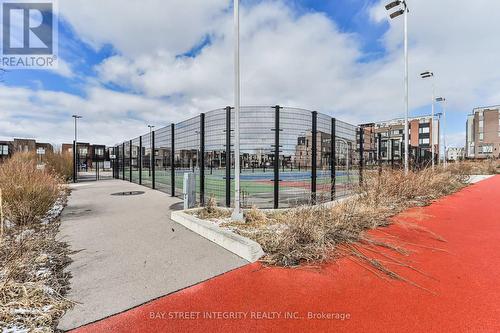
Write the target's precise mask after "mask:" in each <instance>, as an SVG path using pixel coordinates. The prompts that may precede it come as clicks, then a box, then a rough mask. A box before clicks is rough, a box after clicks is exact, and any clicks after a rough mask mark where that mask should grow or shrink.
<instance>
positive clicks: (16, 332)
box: [2, 325, 29, 333]
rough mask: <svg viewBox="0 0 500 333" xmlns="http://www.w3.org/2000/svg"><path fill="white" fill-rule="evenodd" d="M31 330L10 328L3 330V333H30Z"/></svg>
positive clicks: (14, 326) (20, 327) (18, 327)
mask: <svg viewBox="0 0 500 333" xmlns="http://www.w3.org/2000/svg"><path fill="white" fill-rule="evenodd" d="M28 332H29V329H27V328H24V327H22V326H16V325H13V326H9V327H5V328H3V329H2V333H28Z"/></svg>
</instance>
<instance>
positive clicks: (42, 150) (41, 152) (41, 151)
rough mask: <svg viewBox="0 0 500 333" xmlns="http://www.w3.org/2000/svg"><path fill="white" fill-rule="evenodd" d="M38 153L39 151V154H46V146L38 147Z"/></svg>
mask: <svg viewBox="0 0 500 333" xmlns="http://www.w3.org/2000/svg"><path fill="white" fill-rule="evenodd" d="M36 153H37V154H38V155H45V148H38V149H37V150H36Z"/></svg>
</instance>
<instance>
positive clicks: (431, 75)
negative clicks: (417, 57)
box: [420, 71, 435, 168]
mask: <svg viewBox="0 0 500 333" xmlns="http://www.w3.org/2000/svg"><path fill="white" fill-rule="evenodd" d="M420 77H421V78H422V79H429V78H430V79H431V80H432V113H431V118H432V123H431V155H432V161H431V165H432V168H434V102H435V97H434V95H435V85H434V73H433V72H430V71H427V72H423V73H420Z"/></svg>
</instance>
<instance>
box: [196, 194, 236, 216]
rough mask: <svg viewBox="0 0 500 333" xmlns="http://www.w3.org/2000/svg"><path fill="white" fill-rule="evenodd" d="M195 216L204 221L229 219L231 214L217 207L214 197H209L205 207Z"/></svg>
mask: <svg viewBox="0 0 500 333" xmlns="http://www.w3.org/2000/svg"><path fill="white" fill-rule="evenodd" d="M196 215H197V217H199V218H200V219H204V220H211V219H224V218H228V217H230V216H231V212H230V211H229V210H227V209H223V208H219V207H217V200H216V199H215V198H214V197H210V198H208V201H207V203H206V205H205V207H203V208H202V209H200V210H198V211H196Z"/></svg>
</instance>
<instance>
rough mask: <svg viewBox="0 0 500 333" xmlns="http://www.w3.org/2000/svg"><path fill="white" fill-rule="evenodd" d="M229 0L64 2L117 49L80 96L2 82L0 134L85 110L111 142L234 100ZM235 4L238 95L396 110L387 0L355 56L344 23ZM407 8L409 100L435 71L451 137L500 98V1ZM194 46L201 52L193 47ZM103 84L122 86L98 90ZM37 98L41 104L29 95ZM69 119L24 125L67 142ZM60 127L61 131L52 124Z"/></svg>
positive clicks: (395, 63) (367, 116)
mask: <svg viewBox="0 0 500 333" xmlns="http://www.w3.org/2000/svg"><path fill="white" fill-rule="evenodd" d="M230 3H231V2H230V1H227V0H184V1H180V0H169V1H160V0H149V1H129V2H127V5H126V6H125V5H123V2H122V1H118V0H108V1H101V2H99V3H98V5H90V4H89V1H85V0H72V1H65V2H63V3H61V12H62V15H63V16H64V18H65V20H66V21H67V22H68V23H69V24H70V25H71V26H72V28H73V29H74V31H75V33H76V34H77V35H78V36H79V37H80V38H81V39H82V40H84V41H85V42H87V43H89V44H90V45H92V46H93V47H94V48H95V49H96V50H98V49H100V48H101V47H102V46H103V45H106V44H110V45H112V46H113V48H114V49H115V51H116V52H114V54H113V55H111V56H110V57H108V58H106V59H105V60H104V61H102V63H100V64H99V65H98V66H97V67H96V68H95V70H96V73H97V78H96V79H97V80H93V79H91V78H89V79H88V85H87V87H85V96H84V97H77V96H71V95H69V94H62V93H61V94H55V93H49V92H44V91H38V92H31V91H28V90H22V91H18V90H16V89H12V88H6V87H1V89H2V93H4V94H7V96H6V98H7V97H8V98H7V100H6V98H2V101H1V102H0V103H1V104H0V106H5V108H2V111H0V112H1V113H2V114H1V115H2V116H4V115H6V116H7V117H6V118H5V117H2V119H4V120H3V121H1V120H0V131H2V133H8V132H9V133H14V132H15V133H28V132H27V131H26V130H24V129H23V128H22V125H27V126H28V127H26V128H29V126H30V125H29V124H27V121H26V122H24V123H23V122H22V121H21V120H19V119H17V118H16V117H17V116H18V114H19V110H23V112H27V113H29V114H31V115H37V114H38V113H39V112H48V115H47V116H46V117H45V116H44V117H45V118H43V119H45V120H47V119H52V118H50V117H51V116H50V115H52V116H53V117H54V118H53V119H57V117H59V116H60V115H64V117H68V116H70V115H71V113H72V112H82V113H85V114H86V118H84V119H85V120H84V121H82V126H89V127H88V128H87V130H88V131H89V132H88V133H93V134H92V135H96V140H97V139H98V140H103V141H106V143H113V142H116V141H119V140H122V139H124V138H129V137H131V136H136V135H138V134H140V133H142V132H145V131H144V130H143V129H142V128H143V127H145V125H146V124H147V122H152V121H155V122H157V123H156V124H158V122H160V123H164V124H165V123H168V122H170V121H174V120H175V121H177V120H180V119H185V118H187V117H188V116H190V115H195V114H197V113H198V112H201V111H207V110H210V109H213V108H216V107H222V106H225V105H228V104H232V101H233V92H232V84H233V67H232V66H233V44H232V43H233V30H232V12H231V8H230ZM243 4H244V6H243V8H242V13H241V54H242V59H241V65H242V71H241V73H242V102H243V104H251V105H258V104H268V105H274V104H282V105H288V106H297V107H304V108H308V109H314V110H318V111H320V112H323V113H328V114H331V115H334V116H336V117H338V118H340V119H342V120H346V121H349V122H352V123H362V122H368V121H375V120H380V119H389V118H393V117H398V116H402V115H403V112H404V104H403V59H402V20H401V19H396V20H393V21H390V22H389V20H388V16H387V12H386V11H385V9H384V8H383V5H384V4H385V1H381V2H378V3H375V4H374V5H373V6H371V7H366V8H364V10H365V12H364V14H363V15H365V16H366V21H367V23H366V24H367V25H371V26H378V25H387V27H388V28H387V31H386V33H385V34H384V35H383V36H381V38H380V41H379V42H380V43H381V45H383V47H384V50H385V52H384V53H383V54H382V56H380V57H378V58H374V59H371V60H369V61H366V60H362V59H364V56H365V55H366V54H365V53H364V52H363V51H362V50H363V49H364V45H362V42H361V40H362V39H361V38H360V37H361V36H359V35H357V34H356V33H351V32H346V31H345V30H344V29H340V28H339V27H338V26H337V24H336V23H335V22H334V21H332V20H331V18H330V17H328V16H327V15H326V14H323V13H318V12H314V11H307V12H301V11H300V9H298V7H295V6H293V5H290V4H289V2H285V1H270V0H261V1H249V2H244V3H243ZM410 5H411V12H410V22H409V31H410V92H411V94H410V105H411V108H412V110H417V109H422V108H423V107H425V106H426V105H428V104H429V102H430V99H431V86H430V82H428V81H427V82H425V81H422V80H421V79H419V75H418V74H419V73H420V72H421V71H423V70H432V71H434V73H435V74H436V94H437V95H443V96H445V97H446V98H447V100H448V101H449V108H448V115H449V117H450V118H454V121H450V123H453V124H454V126H456V127H454V128H452V129H451V130H450V129H448V133H450V134H451V135H454V136H456V140H455V142H457V143H458V142H459V141H460V140H459V139H458V137H459V136H463V125H462V124H463V123H464V122H465V115H466V113H467V112H469V111H470V110H471V109H472V108H473V107H474V106H476V105H482V104H497V103H500V100H499V98H500V95H499V93H498V92H499V91H500V78H499V76H498V71H496V70H495V69H496V62H497V61H496V57H497V54H499V53H500V44H498V43H494V41H495V40H496V39H497V34H498V31H499V30H498V27H497V21H498V20H497V17H496V16H497V14H496V13H498V12H499V11H500V2H491V1H486V0H477V1H475V2H466V1H452V0H442V1H439V2H436V1H431V0H420V1H418V2H417V1H412V2H411V3H410ZM484 8H488V9H487V10H485V9H484ZM110 18H112V19H110ZM197 46H199V48H198V49H197V52H191V53H189V51H190V50H192V49H193V48H195V47H197ZM186 52H187V54H186ZM367 52H369V51H367ZM109 86H113V87H118V88H119V90H120V91H123V92H114V91H111V90H109V89H107V88H105V87H109ZM37 99H40V100H42V101H43V104H37V103H35V102H34V101H36V100H37ZM28 110H29V111H28ZM74 110H78V111H74ZM39 117H40V116H39ZM47 117H48V118H47ZM64 119H66V118H64ZM70 121H71V119H69V118H68V120H64V121H62V122H61V125H64V126H53V127H51V125H47V126H46V127H42V126H38V127H33V128H31V129H33V130H34V131H35V132H36V133H42V134H43V135H47V137H49V138H53V140H62V139H63V138H65V141H68V139H67V138H68V137H71V131H72V128H71V124H70ZM47 124H48V123H47ZM85 124H87V125H85ZM90 124H92V125H90ZM117 125H119V126H117ZM63 127H64V128H65V130H64V132H63V133H61V134H59V132H58V130H56V129H59V131H60V130H61V129H62V128H63ZM45 128H47V129H45ZM13 129H15V131H14V130H13ZM93 129H95V130H93ZM91 130H93V131H91ZM16 131H17V132H16ZM55 133H57V134H55ZM83 133H84V132H82V135H83ZM63 134H64V135H63ZM91 138H92V137H91V136H90V134H89V140H90V141H95V140H94V139H91Z"/></svg>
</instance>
